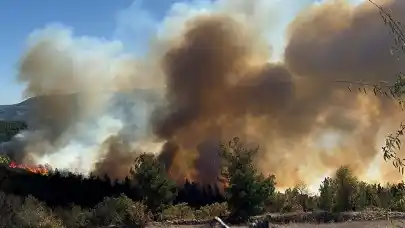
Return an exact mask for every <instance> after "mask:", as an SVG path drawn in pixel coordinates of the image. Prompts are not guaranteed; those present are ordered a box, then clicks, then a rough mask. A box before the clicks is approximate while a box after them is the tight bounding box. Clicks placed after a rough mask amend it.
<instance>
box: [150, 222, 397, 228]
mask: <svg viewBox="0 0 405 228" xmlns="http://www.w3.org/2000/svg"><path fill="white" fill-rule="evenodd" d="M403 222H404V224H405V220H403ZM163 227H168V228H197V227H198V228H204V227H205V228H208V227H209V226H208V225H195V226H192V225H183V226H179V225H169V226H168V225H154V226H148V228H163ZM232 227H233V228H247V226H232ZM270 227H272V226H270ZM274 227H277V228H385V227H387V228H391V227H393V228H394V227H395V228H398V227H405V226H393V225H392V224H391V223H390V222H389V221H354V222H344V223H329V224H309V223H306V224H305V223H292V224H288V225H275V226H274Z"/></svg>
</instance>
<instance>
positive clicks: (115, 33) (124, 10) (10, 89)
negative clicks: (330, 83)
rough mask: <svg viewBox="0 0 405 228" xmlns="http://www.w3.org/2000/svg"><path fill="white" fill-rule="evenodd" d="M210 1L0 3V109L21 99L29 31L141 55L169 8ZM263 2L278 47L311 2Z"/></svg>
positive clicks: (7, 0) (18, 0)
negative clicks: (275, 12) (276, 11)
mask: <svg viewBox="0 0 405 228" xmlns="http://www.w3.org/2000/svg"><path fill="white" fill-rule="evenodd" d="M211 1H214V0H183V1H175V0H144V1H140V0H135V1H134V0H116V1H113V0H86V1H83V0H59V1H55V0H31V1H28V0H2V1H1V2H0V29H1V30H2V32H1V35H0V104H11V103H16V102H20V101H21V100H22V99H23V92H22V91H23V90H24V85H22V84H20V83H18V82H17V80H16V78H17V77H16V74H17V64H18V59H19V57H20V56H21V54H22V53H23V51H24V48H25V45H26V40H27V37H28V36H29V35H30V34H31V33H32V32H33V31H34V30H37V29H42V28H44V27H46V26H48V25H50V24H61V25H64V26H66V27H69V28H71V29H72V32H73V34H74V36H75V37H83V36H85V37H97V38H98V39H107V40H119V41H120V42H121V43H122V45H123V48H124V49H125V50H126V51H129V52H137V53H142V52H143V51H145V47H146V44H147V42H148V39H149V37H150V36H151V35H152V34H153V33H154V31H156V28H157V27H158V25H159V23H160V22H161V21H162V19H163V18H164V17H165V15H166V13H167V12H168V11H169V10H170V9H172V8H173V7H174V4H175V3H177V5H178V4H180V3H181V4H187V5H192V6H193V8H197V10H198V9H200V8H204V7H207V6H209V5H210V2H211ZM269 1H272V2H274V3H275V5H276V6H277V7H278V8H281V12H282V13H283V15H284V16H283V17H282V20H281V22H280V28H279V29H278V30H279V34H278V36H275V37H273V38H272V41H273V42H275V43H277V42H278V46H279V47H280V48H282V32H283V30H284V28H285V25H286V24H288V22H289V21H290V20H291V19H292V18H294V16H295V14H296V13H297V12H298V11H299V10H300V9H301V8H302V7H305V6H308V5H310V4H313V3H314V2H317V0H283V1H280V0H269ZM350 1H351V2H359V1H362V0H350ZM179 2H180V3H179ZM281 2H282V3H281ZM276 46H277V45H276Z"/></svg>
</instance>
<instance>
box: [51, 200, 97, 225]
mask: <svg viewBox="0 0 405 228" xmlns="http://www.w3.org/2000/svg"><path fill="white" fill-rule="evenodd" d="M55 214H57V216H58V217H59V218H60V219H61V220H62V221H63V224H65V226H66V227H67V228H85V227H87V226H88V223H89V218H90V216H91V212H90V211H89V210H86V209H82V208H81V207H80V206H76V205H73V206H71V207H68V208H57V209H56V210H55Z"/></svg>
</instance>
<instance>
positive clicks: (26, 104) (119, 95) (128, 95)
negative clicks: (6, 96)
mask: <svg viewBox="0 0 405 228" xmlns="http://www.w3.org/2000/svg"><path fill="white" fill-rule="evenodd" d="M108 93H111V92H108ZM111 95H112V99H111V100H110V103H109V104H108V105H107V111H108V112H109V113H112V114H113V115H114V113H117V114H118V113H120V115H122V113H126V114H128V115H130V114H131V110H132V109H133V107H136V106H137V105H139V104H140V102H142V103H143V104H145V103H146V104H148V103H149V104H151V103H155V102H158V100H159V98H160V97H161V95H159V94H157V93H156V92H155V91H153V90H141V89H138V90H134V91H124V92H112V94H111ZM50 98H51V99H52V101H53V102H71V104H73V105H76V104H78V103H79V102H77V101H78V100H77V99H80V96H79V95H78V94H68V95H55V96H54V95H49V96H48V95H47V96H39V97H31V98H28V99H26V100H24V101H22V102H20V103H18V104H11V105H0V120H7V121H16V120H18V121H24V122H26V123H27V124H28V125H30V123H31V122H32V120H33V118H32V117H33V115H34V114H35V113H41V112H40V111H39V112H35V109H38V108H40V107H42V105H43V104H46V103H47V100H48V99H50ZM41 103H42V104H41ZM66 105H69V104H66ZM42 114H44V115H46V113H42Z"/></svg>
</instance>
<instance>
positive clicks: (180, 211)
mask: <svg viewBox="0 0 405 228" xmlns="http://www.w3.org/2000/svg"><path fill="white" fill-rule="evenodd" d="M161 219H162V220H188V219H195V215H194V211H193V209H192V208H191V207H190V206H188V205H187V204H186V203H180V204H176V205H173V206H170V207H168V208H166V209H164V210H163V212H162V214H161Z"/></svg>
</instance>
